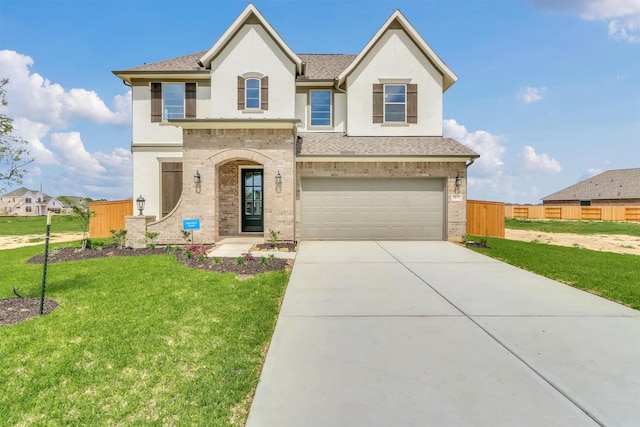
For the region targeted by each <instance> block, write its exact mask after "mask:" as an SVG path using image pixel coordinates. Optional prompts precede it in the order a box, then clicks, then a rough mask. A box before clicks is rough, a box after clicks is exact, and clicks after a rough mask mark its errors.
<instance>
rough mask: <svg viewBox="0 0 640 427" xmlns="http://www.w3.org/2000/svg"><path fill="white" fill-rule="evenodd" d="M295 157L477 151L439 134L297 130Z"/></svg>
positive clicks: (473, 154) (472, 154)
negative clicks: (381, 133) (387, 134)
mask: <svg viewBox="0 0 640 427" xmlns="http://www.w3.org/2000/svg"><path fill="white" fill-rule="evenodd" d="M296 154H297V155H298V156H425V157H465V158H477V157H480V155H479V154H477V153H476V152H474V151H473V150H471V149H469V148H467V147H466V146H464V145H462V144H460V143H459V142H458V141H456V140H455V139H452V138H444V137H441V136H344V135H343V134H340V133H300V138H299V140H298V143H297V147H296Z"/></svg>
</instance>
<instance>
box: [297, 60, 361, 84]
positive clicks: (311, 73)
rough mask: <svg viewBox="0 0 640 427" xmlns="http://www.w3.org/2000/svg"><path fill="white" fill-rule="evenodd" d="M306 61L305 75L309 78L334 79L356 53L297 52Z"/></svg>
mask: <svg viewBox="0 0 640 427" xmlns="http://www.w3.org/2000/svg"><path fill="white" fill-rule="evenodd" d="M298 56H299V57H300V59H302V61H303V62H305V63H306V71H305V76H306V77H307V78H309V79H314V80H315V79H334V78H336V77H338V76H339V75H340V73H341V72H342V71H344V70H345V68H347V67H348V66H349V64H351V63H352V62H353V60H354V59H355V58H356V56H357V55H342V54H299V55H298Z"/></svg>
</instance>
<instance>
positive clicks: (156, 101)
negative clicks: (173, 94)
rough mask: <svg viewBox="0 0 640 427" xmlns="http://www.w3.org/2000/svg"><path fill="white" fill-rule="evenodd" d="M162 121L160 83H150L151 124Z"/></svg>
mask: <svg viewBox="0 0 640 427" xmlns="http://www.w3.org/2000/svg"><path fill="white" fill-rule="evenodd" d="M161 121H162V83H151V122H153V123H156V122H161Z"/></svg>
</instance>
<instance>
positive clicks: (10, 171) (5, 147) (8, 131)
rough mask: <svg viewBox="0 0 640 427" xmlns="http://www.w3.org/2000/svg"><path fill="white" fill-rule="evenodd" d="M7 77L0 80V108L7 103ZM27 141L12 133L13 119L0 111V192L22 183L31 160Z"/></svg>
mask: <svg viewBox="0 0 640 427" xmlns="http://www.w3.org/2000/svg"><path fill="white" fill-rule="evenodd" d="M7 83H9V79H1V80H0V108H4V107H6V106H7V105H8V102H7V100H6V99H5V94H6V91H5V88H4V87H5V85H6V84H7ZM32 161H33V159H32V158H31V157H30V156H29V151H28V150H27V141H25V140H23V139H22V138H20V137H18V136H17V135H15V134H14V133H13V119H12V118H11V117H9V116H7V115H5V114H3V113H0V193H2V192H4V190H5V188H7V187H9V186H11V185H12V184H20V183H22V178H23V177H24V173H25V169H24V167H25V166H26V165H27V164H28V163H30V162H32Z"/></svg>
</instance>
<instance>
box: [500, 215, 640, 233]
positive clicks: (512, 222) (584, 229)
mask: <svg viewBox="0 0 640 427" xmlns="http://www.w3.org/2000/svg"><path fill="white" fill-rule="evenodd" d="M504 226H505V228H510V229H512V230H534V231H542V232H545V233H573V234H586V235H589V234H624V235H628V236H640V223H638V222H619V221H566V220H564V221H563V220H546V221H543V220H531V219H519V218H505V219H504Z"/></svg>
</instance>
